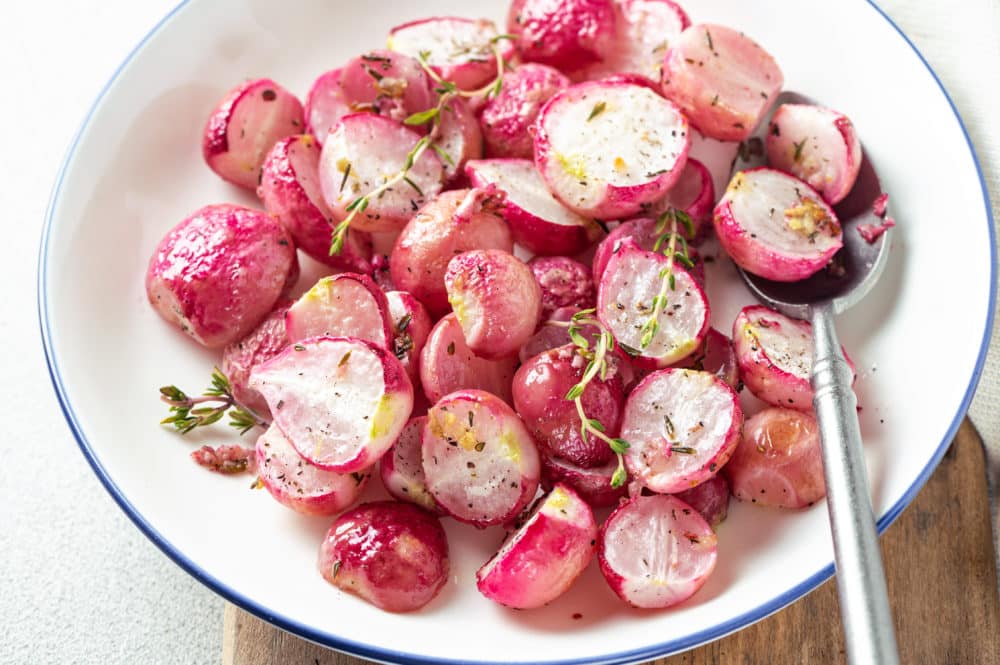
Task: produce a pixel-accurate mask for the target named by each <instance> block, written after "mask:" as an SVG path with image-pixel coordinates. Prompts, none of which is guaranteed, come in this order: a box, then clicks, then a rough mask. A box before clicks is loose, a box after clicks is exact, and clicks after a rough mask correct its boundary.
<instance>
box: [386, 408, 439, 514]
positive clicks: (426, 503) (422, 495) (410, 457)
mask: <svg viewBox="0 0 1000 665" xmlns="http://www.w3.org/2000/svg"><path fill="white" fill-rule="evenodd" d="M426 422H427V416H420V417H418V418H411V419H410V422H408V423H406V427H404V428H403V433H402V434H400V435H399V438H398V439H396V443H394V444H392V448H390V449H389V452H387V453H386V454H385V455H383V456H382V459H380V460H379V462H378V471H379V475H380V476H381V477H382V484H383V485H384V486H385V489H386V491H387V492H389V494H391V495H392V497H393V498H395V499H399V500H400V501H409V502H410V503H415V504H417V505H418V506H420V507H421V508H424V509H426V510H429V511H431V512H439V511H438V507H437V502H435V501H434V497H433V496H431V493H430V492H428V491H427V480H426V479H425V477H424V467H423V462H422V461H421V453H420V449H421V445H422V444H421V441H422V439H423V434H424V424H425V423H426Z"/></svg>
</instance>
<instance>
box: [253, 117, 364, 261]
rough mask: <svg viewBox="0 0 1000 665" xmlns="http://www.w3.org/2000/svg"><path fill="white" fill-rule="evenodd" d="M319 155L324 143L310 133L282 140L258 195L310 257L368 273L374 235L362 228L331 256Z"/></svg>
mask: <svg viewBox="0 0 1000 665" xmlns="http://www.w3.org/2000/svg"><path fill="white" fill-rule="evenodd" d="M319 156H320V146H319V144H318V143H317V142H316V140H315V139H314V138H313V137H312V136H310V135H308V134H304V135H303V134H296V135H295V136H289V137H287V138H284V139H281V140H280V141H278V142H277V143H275V144H274V147H273V148H271V152H269V153H268V155H267V159H266V160H264V166H263V167H262V169H261V179H260V185H259V186H258V187H257V196H258V197H259V198H260V200H261V202H262V203H263V204H264V209H265V210H267V211H268V212H269V213H271V214H272V215H276V216H277V217H278V219H279V220H281V223H282V224H283V225H284V227H285V228H286V229H288V232H289V233H291V234H292V238H294V239H295V245H296V246H297V247H298V248H299V249H301V250H302V251H303V252H305V253H306V254H308V255H309V256H310V257H312V258H313V259H315V260H317V261H319V262H320V263H324V264H326V265H328V266H330V267H332V268H339V269H341V270H352V271H355V272H368V271H369V270H371V255H372V238H371V236H370V235H369V234H367V233H365V232H364V231H357V232H355V233H351V234H349V235H348V236H347V240H346V241H345V242H344V247H343V249H342V250H341V251H340V253H338V254H336V255H334V256H330V241H331V238H332V236H333V227H334V222H333V213H332V212H330V209H329V208H328V207H327V205H326V202H325V201H324V200H323V193H322V192H321V191H320V187H319Z"/></svg>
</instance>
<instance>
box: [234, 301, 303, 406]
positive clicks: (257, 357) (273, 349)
mask: <svg viewBox="0 0 1000 665" xmlns="http://www.w3.org/2000/svg"><path fill="white" fill-rule="evenodd" d="M291 305H292V303H291V302H290V301H282V302H279V303H278V304H277V306H275V308H274V309H273V310H271V313H270V314H268V315H267V318H266V319H264V320H263V321H261V322H260V325H259V326H257V327H256V328H254V329H253V332H251V333H250V334H249V335H247V336H246V337H244V338H243V339H241V340H239V341H238V342H233V343H232V344H230V345H228V346H227V347H226V348H225V350H224V351H223V352H222V373H223V374H225V375H226V378H228V379H229V385H230V386H232V389H233V397H235V398H236V401H237V402H239V403H240V404H242V405H243V406H245V407H246V408H248V409H250V410H251V411H253V412H254V413H256V414H257V415H259V416H261V417H262V418H266V419H268V420H270V418H271V411H270V409H268V408H267V402H266V401H265V400H264V396H263V395H261V394H260V393H259V392H257V391H256V390H254V389H252V388H251V387H250V385H249V381H250V372H251V371H252V370H253V368H254V367H256V366H257V365H259V364H261V363H263V362H265V361H268V360H270V359H271V358H273V357H274V356H276V355H278V354H279V353H281V352H282V351H283V350H284V348H285V347H286V346H288V344H289V340H288V334H287V333H286V332H285V313H286V312H288V308H289V307H291Z"/></svg>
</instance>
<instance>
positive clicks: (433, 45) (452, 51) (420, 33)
mask: <svg viewBox="0 0 1000 665" xmlns="http://www.w3.org/2000/svg"><path fill="white" fill-rule="evenodd" d="M498 37H499V35H498V33H497V29H496V26H495V25H493V22H492V21H488V20H486V19H478V20H473V19H469V18H461V17H456V16H436V17H432V18H424V19H420V20H417V21H411V22H409V23H404V24H403V25H397V26H396V27H395V28H393V29H392V30H391V31H390V32H389V40H388V44H389V48H390V49H392V50H393V51H398V52H399V53H405V54H406V55H409V56H411V57H413V58H421V59H422V60H423V61H424V62H425V63H426V64H427V65H429V66H430V67H431V68H432V69H433V70H434V71H435V72H437V74H438V76H440V77H441V78H443V79H444V80H445V81H451V82H452V83H454V84H455V85H457V86H458V87H459V88H460V89H462V90H475V89H477V88H479V87H480V86H482V85H485V84H487V83H489V82H490V81H491V80H492V79H493V78H494V77H495V76H496V75H497V59H496V55H495V54H494V53H493V49H494V45H496V47H497V48H499V49H500V55H501V57H502V58H503V59H504V60H505V61H506V60H509V59H510V58H511V56H513V54H514V47H513V46H511V44H510V42H509V41H507V40H505V39H498ZM430 106H433V105H428V108H430Z"/></svg>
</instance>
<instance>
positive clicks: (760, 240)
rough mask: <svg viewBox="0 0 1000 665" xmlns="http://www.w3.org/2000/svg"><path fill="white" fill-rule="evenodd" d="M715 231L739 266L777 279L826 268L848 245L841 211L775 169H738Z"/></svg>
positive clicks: (719, 209) (718, 211) (801, 276)
mask: <svg viewBox="0 0 1000 665" xmlns="http://www.w3.org/2000/svg"><path fill="white" fill-rule="evenodd" d="M713 221H714V223H715V235H717V236H718V238H719V242H720V243H721V244H722V247H723V249H725V250H726V252H727V253H728V254H729V256H730V257H731V258H732V259H733V261H734V262H735V263H736V265H738V266H739V267H741V268H743V269H744V270H746V271H747V272H751V273H753V274H754V275H759V276H761V277H764V278H765V279H770V280H774V281H776V282H797V281H799V280H801V279H805V278H806V277H809V276H810V275H813V274H815V273H817V272H819V271H820V270H822V269H823V268H824V267H825V266H826V265H827V264H828V263H829V262H830V259H832V258H833V255H834V254H836V253H837V250H839V249H840V248H841V247H843V245H844V240H843V237H844V233H843V231H842V230H841V228H840V222H839V221H838V220H837V215H836V214H835V213H834V212H833V208H831V207H830V206H829V205H827V203H826V202H825V201H823V197H821V196H820V195H819V194H818V193H817V192H816V190H814V189H813V188H812V187H810V186H809V185H807V184H806V183H804V182H802V181H801V180H799V179H798V178H795V177H793V176H790V175H788V174H786V173H782V172H781V171H777V170H774V169H767V168H761V169H752V170H750V171H740V172H738V173H736V175H734V176H733V179H732V180H731V181H730V182H729V187H727V188H726V193H725V195H724V196H723V197H722V199H721V200H720V201H719V203H718V205H716V206H715V214H714V220H713Z"/></svg>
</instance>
